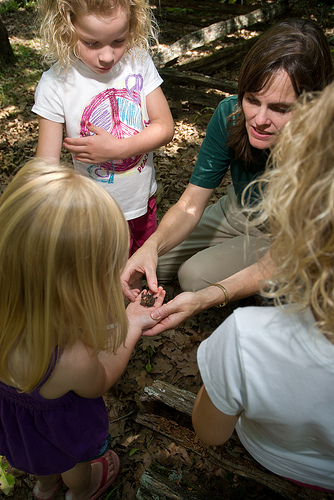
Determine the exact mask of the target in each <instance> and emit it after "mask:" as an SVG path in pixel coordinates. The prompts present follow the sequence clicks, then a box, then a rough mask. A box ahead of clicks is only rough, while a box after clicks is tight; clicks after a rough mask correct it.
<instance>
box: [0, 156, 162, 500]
mask: <svg viewBox="0 0 334 500" xmlns="http://www.w3.org/2000/svg"><path fill="white" fill-rule="evenodd" d="M0 231H1V235H2V237H1V241H0V424H1V425H0V454H1V455H5V456H6V458H7V460H8V462H9V463H10V464H11V465H13V466H14V467H16V468H18V469H20V470H22V471H25V472H27V473H31V474H35V475H37V477H38V481H37V483H36V485H35V487H34V490H33V494H34V497H35V498H36V499H37V500H39V499H40V500H42V499H44V500H50V499H53V498H55V496H56V494H57V491H58V490H59V489H60V487H61V486H62V482H64V483H65V485H66V486H68V487H69V488H70V490H69V491H68V492H67V494H66V499H67V500H71V499H72V500H79V499H80V500H83V499H85V500H88V499H89V500H92V499H95V498H98V496H99V495H100V494H101V493H102V492H103V491H104V490H105V489H106V488H107V487H108V486H109V485H110V484H111V483H112V482H113V481H114V480H115V478H116V476H117V474H118V472H119V469H120V463H119V459H118V457H117V455H116V453H114V452H112V451H110V450H109V451H108V445H109V442H108V428H109V422H108V414H107V410H106V408H105V405H104V402H103V399H102V397H101V395H102V394H103V393H104V392H106V391H107V390H108V389H109V388H110V386H111V385H112V384H113V383H114V382H116V381H117V380H118V378H119V377H120V376H121V374H122V372H123V371H124V369H125V367H126V365H127V363H128V361H129V358H130V356H131V354H132V351H133V348H134V346H135V344H136V342H137V340H138V339H139V337H140V336H141V334H142V332H143V330H144V329H146V328H148V327H150V326H151V325H152V324H154V321H153V320H152V319H150V316H149V314H150V312H152V310H153V309H154V308H152V307H150V308H145V307H143V306H141V305H140V299H139V300H138V301H137V302H135V303H131V304H130V305H129V306H128V308H127V310H126V311H125V308H124V300H123V294H122V287H121V283H120V271H121V268H122V266H123V265H124V263H125V261H126V259H127V252H128V227H127V224H126V221H125V219H124V216H123V214H122V212H121V210H120V208H119V207H118V206H117V204H116V203H115V201H114V200H113V198H112V197H111V196H109V194H108V193H107V192H106V191H105V190H103V189H102V188H101V186H100V185H98V184H96V183H94V182H92V181H91V180H90V179H87V178H85V177H83V176H81V175H78V174H76V173H75V172H73V170H72V169H65V168H62V167H60V166H52V165H47V164H46V163H45V162H44V161H41V160H32V161H31V162H29V163H28V164H26V165H25V166H24V167H23V168H22V169H21V170H20V172H19V173H18V174H17V175H16V177H15V178H14V180H13V181H12V182H11V183H10V185H9V186H8V187H7V189H6V191H5V192H4V194H3V195H2V196H1V198H0ZM163 297H164V292H163V291H162V290H161V289H160V290H159V293H158V294H157V299H156V305H158V304H161V303H162V301H163ZM154 307H155V306H154Z"/></svg>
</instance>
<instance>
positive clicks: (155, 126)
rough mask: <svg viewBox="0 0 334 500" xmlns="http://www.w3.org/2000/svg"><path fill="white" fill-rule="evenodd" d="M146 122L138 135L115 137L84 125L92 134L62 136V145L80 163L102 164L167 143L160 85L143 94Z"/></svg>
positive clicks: (168, 127) (170, 127) (169, 133)
mask: <svg viewBox="0 0 334 500" xmlns="http://www.w3.org/2000/svg"><path fill="white" fill-rule="evenodd" d="M146 106H147V112H148V115H149V118H150V124H149V126H148V127H146V128H144V129H143V130H142V131H141V132H139V133H138V134H135V135H133V136H131V137H126V138H124V139H117V138H116V137H114V136H113V135H111V134H110V133H109V132H107V131H106V130H104V129H103V128H100V127H96V126H95V125H88V124H87V125H86V126H87V128H88V130H90V131H91V132H93V133H94V134H95V135H91V136H88V137H79V138H69V137H66V138H65V140H64V143H63V146H64V147H65V148H66V149H68V150H69V151H70V152H71V153H72V154H74V156H75V157H76V158H77V159H78V160H79V161H82V162H84V163H103V162H105V161H108V160H112V159H115V160H124V159H126V158H130V157H132V156H135V155H140V154H144V153H149V152H150V151H153V150H154V149H157V148H159V147H160V146H162V145H164V144H167V143H168V142H169V141H170V140H171V139H172V137H173V134H174V122H173V117H172V115H171V112H170V109H169V106H168V103H167V100H166V98H165V96H164V94H163V92H162V90H161V88H160V87H158V88H156V89H155V90H153V92H151V93H150V94H149V95H148V96H147V97H146Z"/></svg>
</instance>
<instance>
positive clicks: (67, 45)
mask: <svg viewBox="0 0 334 500" xmlns="http://www.w3.org/2000/svg"><path fill="white" fill-rule="evenodd" d="M118 8H121V9H124V10H125V11H126V12H127V14H128V16H129V37H128V45H127V48H126V52H129V51H130V50H131V49H133V48H137V49H139V50H145V51H148V50H149V47H150V43H151V42H152V43H157V35H158V27H157V23H156V22H155V19H154V16H153V13H152V10H151V8H150V5H149V0H39V12H40V16H41V29H40V32H41V38H42V46H43V49H44V52H45V54H46V58H47V59H48V60H49V61H50V62H59V63H60V66H61V67H62V68H64V69H67V68H68V67H69V66H70V64H71V63H72V62H73V55H75V56H78V55H79V54H78V53H77V42H78V36H77V33H76V30H75V28H74V26H73V20H74V19H75V17H76V16H78V15H79V14H84V15H85V14H94V15H96V16H101V17H105V16H106V17H108V16H111V15H112V14H113V13H114V12H115V11H117V9H118Z"/></svg>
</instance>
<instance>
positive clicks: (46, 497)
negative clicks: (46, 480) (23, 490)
mask: <svg viewBox="0 0 334 500" xmlns="http://www.w3.org/2000/svg"><path fill="white" fill-rule="evenodd" d="M63 484H64V483H63V480H62V479H61V478H60V479H59V480H58V482H57V483H56V484H55V485H54V486H52V488H49V489H48V490H47V491H41V490H40V489H39V487H38V481H37V482H36V484H35V486H34V488H33V490H32V494H33V495H34V498H36V500H54V499H55V498H56V496H57V493H58V491H59V490H60V488H61V487H62V486H63Z"/></svg>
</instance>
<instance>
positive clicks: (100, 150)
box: [63, 123, 127, 164]
mask: <svg viewBox="0 0 334 500" xmlns="http://www.w3.org/2000/svg"><path fill="white" fill-rule="evenodd" d="M86 127H87V129H88V130H89V131H90V132H93V134H94V135H89V136H87V137H76V138H74V137H73V138H71V137H66V138H65V139H64V142H63V146H64V148H66V149H67V150H68V151H69V152H70V153H72V154H73V155H74V157H75V159H77V160H78V161H81V162H83V163H90V164H91V163H93V164H95V163H97V164H99V163H103V162H106V161H110V160H111V159H115V160H122V159H124V158H123V156H124V152H122V149H123V148H122V149H121V142H122V139H117V138H116V137H114V136H113V135H111V134H110V133H109V132H108V131H107V130H105V129H104V128H101V127H97V126H96V125H93V124H91V123H87V124H86ZM125 158H127V155H126V153H125Z"/></svg>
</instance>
